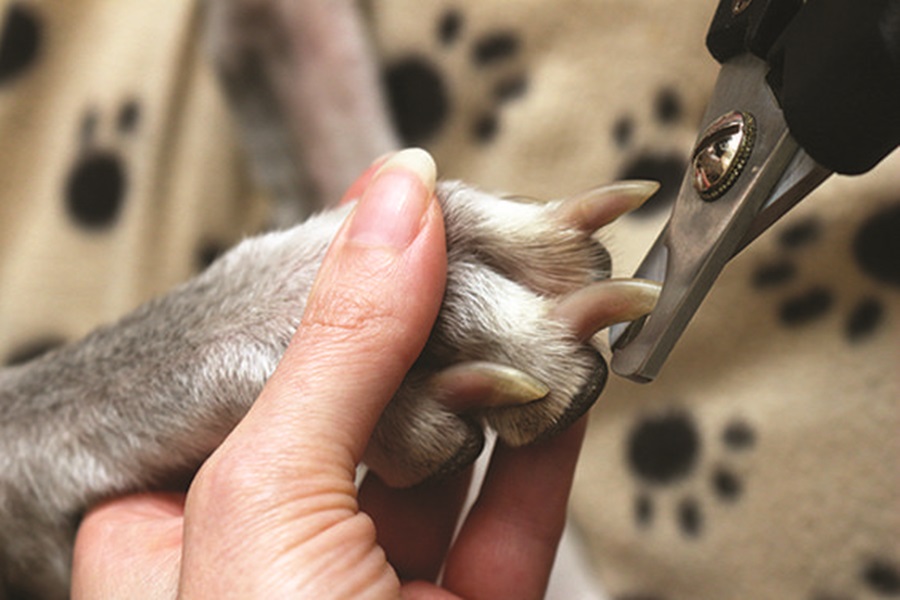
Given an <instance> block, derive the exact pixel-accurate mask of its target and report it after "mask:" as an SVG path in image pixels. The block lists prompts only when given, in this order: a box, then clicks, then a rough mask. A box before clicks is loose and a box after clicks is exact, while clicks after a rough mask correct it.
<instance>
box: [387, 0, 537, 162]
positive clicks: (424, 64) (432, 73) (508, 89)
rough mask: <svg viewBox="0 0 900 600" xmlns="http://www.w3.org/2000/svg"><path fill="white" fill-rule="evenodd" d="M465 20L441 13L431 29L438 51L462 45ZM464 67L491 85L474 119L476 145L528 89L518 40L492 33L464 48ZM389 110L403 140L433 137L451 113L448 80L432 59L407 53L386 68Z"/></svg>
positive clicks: (458, 15)
mask: <svg viewBox="0 0 900 600" xmlns="http://www.w3.org/2000/svg"><path fill="white" fill-rule="evenodd" d="M464 34H465V19H464V17H463V15H462V14H461V13H459V12H458V11H455V10H449V11H447V12H445V13H444V14H443V15H442V16H441V19H440V20H439V21H438V23H437V25H436V27H435V38H436V41H437V43H438V45H439V46H440V48H441V51H442V52H452V51H454V50H455V49H456V48H457V47H458V46H459V45H460V44H462V43H463V38H464ZM467 50H468V55H467V56H468V60H467V64H468V66H469V68H470V69H471V70H472V71H473V73H474V75H475V76H479V77H489V78H490V81H491V85H490V86H489V92H488V94H487V97H486V98H483V99H482V101H481V104H482V108H481V109H479V110H477V111H476V112H477V114H476V115H475V116H474V117H473V118H472V121H471V124H470V127H471V132H472V137H473V138H474V139H475V141H476V142H478V143H482V144H483V143H487V142H490V141H491V140H493V139H494V138H495V137H496V136H497V134H498V133H499V130H500V110H501V108H502V107H503V106H505V105H506V104H507V103H509V102H511V101H513V100H515V99H517V98H519V97H521V96H522V95H524V94H525V92H526V91H527V88H528V79H527V77H526V75H525V74H524V73H523V72H522V71H521V70H520V69H519V68H518V66H517V59H518V57H519V55H520V54H521V40H520V38H519V37H518V36H517V35H516V34H514V33H512V32H510V31H502V30H496V31H490V32H488V33H485V34H483V35H481V36H479V37H477V38H476V39H474V40H473V41H471V42H470V43H469V44H468V45H467ZM384 81H385V87H386V89H387V93H388V99H389V102H390V107H391V112H392V114H393V115H394V121H395V124H396V126H397V129H398V130H399V133H400V136H401V137H402V139H403V141H404V142H405V143H406V144H409V145H415V144H422V143H425V142H428V141H430V140H431V139H432V138H434V137H435V136H436V135H437V134H438V133H439V132H440V131H441V129H442V127H443V126H444V124H445V122H446V121H447V120H448V119H449V117H450V112H451V110H454V109H455V106H454V103H453V98H452V94H451V90H450V78H449V76H448V73H447V72H445V70H444V68H442V67H440V66H438V64H436V63H435V62H434V61H433V60H431V59H429V58H425V57H423V56H419V55H408V56H406V57H403V58H400V59H398V60H396V61H394V62H392V63H391V64H389V65H388V66H387V68H386V69H385V73H384Z"/></svg>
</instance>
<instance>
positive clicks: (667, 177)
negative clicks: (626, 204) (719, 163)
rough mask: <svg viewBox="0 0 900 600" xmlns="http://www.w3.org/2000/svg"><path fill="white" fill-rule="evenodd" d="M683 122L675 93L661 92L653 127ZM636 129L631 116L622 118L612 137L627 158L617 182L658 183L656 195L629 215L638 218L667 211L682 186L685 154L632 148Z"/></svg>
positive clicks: (674, 151)
mask: <svg viewBox="0 0 900 600" xmlns="http://www.w3.org/2000/svg"><path fill="white" fill-rule="evenodd" d="M683 119H684V106H683V102H682V99H681V97H680V96H679V94H678V92H676V91H675V90H674V89H672V88H668V87H666V88H662V89H660V90H659V91H658V92H657V93H656V97H655V99H654V103H653V121H654V122H653V125H654V126H655V127H659V128H660V129H663V130H665V129H669V128H671V127H674V126H676V125H678V124H679V123H681V121H682V120H683ZM637 128H638V126H637V122H636V120H635V117H634V116H633V115H630V114H628V115H623V116H621V117H619V119H618V120H617V121H616V123H615V125H613V129H612V136H613V141H614V142H615V144H616V147H617V148H618V149H619V150H621V151H622V152H625V153H626V155H627V156H628V158H627V159H626V160H625V163H624V164H623V165H622V166H621V168H620V169H619V172H618V175H617V177H616V179H650V180H653V181H658V182H659V183H660V190H659V192H658V193H657V194H656V196H654V197H653V198H651V199H650V201H649V202H647V203H646V204H644V206H642V207H641V208H639V209H638V210H636V211H634V212H633V213H631V214H632V216H637V217H640V216H642V215H643V216H650V215H656V214H658V213H660V212H662V211H664V210H667V209H668V208H669V206H670V205H671V203H672V201H673V200H674V199H675V196H676V195H677V194H678V189H679V187H680V186H681V180H682V178H683V177H684V172H685V169H686V168H687V164H688V155H687V154H686V153H685V152H684V150H682V149H676V148H659V147H653V148H650V147H647V148H635V143H636V138H637V137H638V131H637Z"/></svg>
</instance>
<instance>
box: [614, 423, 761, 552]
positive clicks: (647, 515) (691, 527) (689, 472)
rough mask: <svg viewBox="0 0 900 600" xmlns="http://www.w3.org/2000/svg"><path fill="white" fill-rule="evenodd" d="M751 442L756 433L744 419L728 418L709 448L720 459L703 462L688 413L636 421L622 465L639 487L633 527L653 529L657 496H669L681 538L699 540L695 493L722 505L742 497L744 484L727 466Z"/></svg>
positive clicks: (701, 524)
mask: <svg viewBox="0 0 900 600" xmlns="http://www.w3.org/2000/svg"><path fill="white" fill-rule="evenodd" d="M755 443H756V433H755V431H754V430H753V429H752V428H751V427H750V426H749V425H748V424H747V423H745V422H744V421H741V420H738V419H735V420H732V421H730V422H729V423H727V424H726V425H725V426H724V428H723V429H722V430H721V432H720V435H719V439H718V440H716V441H714V442H713V443H712V444H711V445H710V448H709V450H710V451H713V452H716V453H717V454H719V455H720V456H721V458H717V459H712V460H706V459H705V458H704V456H703V455H704V451H705V448H704V446H705V440H704V439H703V436H702V435H701V432H700V429H699V427H698V425H697V423H696V422H695V421H694V419H693V418H692V416H691V415H690V414H689V413H687V412H684V411H680V410H679V411H672V412H668V413H665V414H661V415H656V416H650V417H647V418H645V419H643V420H641V421H640V422H638V423H637V424H636V425H635V426H634V427H633V429H632V430H631V433H630V434H629V436H628V439H627V443H626V461H627V464H628V467H629V469H630V470H631V472H632V473H633V475H634V476H635V478H636V479H637V481H638V483H639V491H638V493H637V495H636V497H635V503H634V519H635V522H636V524H637V525H638V526H639V527H641V528H648V527H650V526H652V525H653V524H654V522H655V521H656V519H657V518H658V517H657V515H658V513H659V509H658V506H659V505H660V504H661V502H660V498H658V497H659V496H662V495H671V496H674V501H675V507H674V515H673V517H674V519H675V522H676V523H677V526H678V528H679V530H680V531H681V533H682V534H683V535H684V536H685V537H689V538H695V537H698V536H699V535H700V534H701V533H702V531H703V528H704V523H705V518H704V511H703V505H702V503H701V501H700V500H699V499H698V497H697V492H698V491H701V490H702V492H703V493H705V494H707V495H710V494H711V495H712V496H713V498H714V499H715V500H718V501H719V502H724V503H734V502H736V501H737V500H738V499H740V497H741V495H742V494H743V493H744V482H743V480H742V478H741V477H740V476H739V475H738V474H737V472H736V471H735V469H734V468H733V467H732V466H731V463H732V462H733V461H734V460H735V459H737V458H739V456H740V455H742V454H744V453H745V452H746V451H748V450H750V449H752V448H753V446H754V445H755ZM698 482H701V483H700V484H699V485H698ZM663 502H665V501H663Z"/></svg>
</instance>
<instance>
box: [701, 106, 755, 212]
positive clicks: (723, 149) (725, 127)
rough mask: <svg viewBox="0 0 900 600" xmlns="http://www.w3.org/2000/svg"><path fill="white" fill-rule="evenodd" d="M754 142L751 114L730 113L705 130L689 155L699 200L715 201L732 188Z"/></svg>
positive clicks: (745, 164)
mask: <svg viewBox="0 0 900 600" xmlns="http://www.w3.org/2000/svg"><path fill="white" fill-rule="evenodd" d="M755 141H756V120H755V119H754V118H753V115H751V114H750V113H745V112H740V111H734V112H730V113H728V114H725V115H722V116H721V117H719V118H718V119H716V120H715V121H713V123H712V124H711V125H710V126H709V127H707V128H706V131H704V132H703V135H701V136H700V142H699V143H698V144H697V148H696V149H695V150H694V153H693V155H692V156H691V174H692V177H693V181H694V189H695V190H696V191H697V193H698V194H700V197H701V198H702V199H704V200H706V201H710V202H711V201H713V200H717V199H718V198H720V197H721V196H722V195H723V194H724V193H725V192H727V191H728V189H729V188H730V187H731V186H732V185H734V182H735V181H737V179H738V177H740V175H741V173H742V172H743V170H744V167H745V166H747V159H749V158H750V153H751V152H752V151H753V144H754V142H755Z"/></svg>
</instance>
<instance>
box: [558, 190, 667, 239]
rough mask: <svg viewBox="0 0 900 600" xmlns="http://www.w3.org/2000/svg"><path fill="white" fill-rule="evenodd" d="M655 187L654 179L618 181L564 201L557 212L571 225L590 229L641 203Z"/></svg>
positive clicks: (651, 194)
mask: <svg viewBox="0 0 900 600" xmlns="http://www.w3.org/2000/svg"><path fill="white" fill-rule="evenodd" d="M657 190H659V183H657V182H655V181H644V180H634V181H619V182H617V183H613V184H610V185H605V186H602V187H597V188H594V189H592V190H588V191H587V192H583V193H581V194H578V195H576V196H573V197H572V198H570V199H568V200H565V201H563V202H562V203H561V204H560V206H559V208H558V209H557V215H558V217H559V218H560V219H561V220H562V221H563V222H564V223H566V224H568V225H570V226H571V227H574V228H576V229H578V230H581V231H585V232H590V233H593V232H594V231H596V230H597V229H600V228H601V227H603V226H604V225H608V224H609V223H612V222H613V221H615V220H616V219H617V218H619V217H620V216H622V215H623V214H625V213H627V212H631V211H632V210H634V209H636V208H638V207H639V206H641V205H642V204H643V203H644V202H646V201H647V200H648V199H649V198H650V197H651V196H653V194H655V193H656V191H657Z"/></svg>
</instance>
